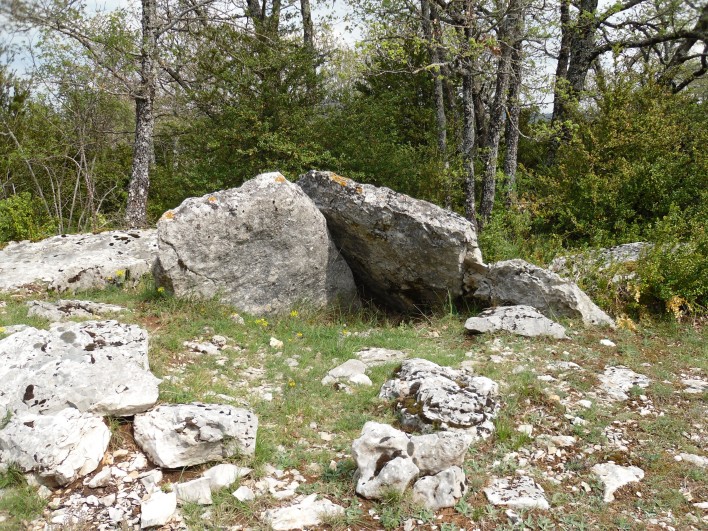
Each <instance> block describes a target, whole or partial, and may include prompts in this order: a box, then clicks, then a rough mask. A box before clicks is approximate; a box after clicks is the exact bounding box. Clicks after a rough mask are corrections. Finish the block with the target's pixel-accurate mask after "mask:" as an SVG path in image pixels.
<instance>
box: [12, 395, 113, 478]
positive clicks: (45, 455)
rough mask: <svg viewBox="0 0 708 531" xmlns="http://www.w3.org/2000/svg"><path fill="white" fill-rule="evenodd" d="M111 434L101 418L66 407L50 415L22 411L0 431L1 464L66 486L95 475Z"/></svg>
mask: <svg viewBox="0 0 708 531" xmlns="http://www.w3.org/2000/svg"><path fill="white" fill-rule="evenodd" d="M110 438H111V433H110V431H109V430H108V427H107V426H106V425H105V424H104V423H103V420H102V419H101V417H98V416H96V415H92V414H90V413H80V412H79V411H78V410H77V409H73V408H67V409H63V410H61V411H59V412H56V413H54V414H51V415H37V414H35V413H28V412H23V413H21V414H19V415H16V416H13V417H12V418H11V419H10V421H9V422H8V424H7V426H5V428H4V429H2V430H0V463H15V464H17V465H18V466H19V467H20V468H21V469H22V470H23V471H25V472H30V471H33V470H35V471H37V473H38V474H39V475H40V477H42V478H44V479H45V480H46V481H47V482H48V483H49V484H53V485H67V484H69V483H71V482H72V481H74V480H75V479H76V478H78V477H81V476H85V475H86V474H88V473H90V472H93V471H94V470H95V469H96V467H98V465H99V463H100V462H101V459H102V458H103V454H104V453H105V451H106V448H108V442H109V440H110Z"/></svg>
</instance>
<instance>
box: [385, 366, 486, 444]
mask: <svg viewBox="0 0 708 531" xmlns="http://www.w3.org/2000/svg"><path fill="white" fill-rule="evenodd" d="M498 395H499V386H498V385H497V383H496V382H494V381H492V380H490V379H489V378H486V377H484V376H471V375H469V374H468V373H467V372H465V371H459V370H455V369H453V368H451V367H441V366H440V365H437V364H436V363H433V362H431V361H428V360H424V359H417V358H416V359H412V360H406V361H404V362H403V364H402V365H401V369H400V371H399V372H398V374H396V378H395V379H394V380H389V381H388V382H386V383H385V384H384V385H383V386H382V387H381V391H380V393H379V397H380V398H385V399H389V400H397V401H398V409H399V412H400V414H401V423H402V425H403V426H404V427H405V428H407V429H412V430H417V431H422V432H427V431H431V430H432V429H434V428H439V429H463V430H467V431H469V432H470V433H471V434H473V435H474V436H475V437H478V438H486V437H488V436H489V434H491V432H492V431H493V430H494V424H493V423H492V421H493V419H494V418H495V417H496V414H497V411H498V409H499V396H498Z"/></svg>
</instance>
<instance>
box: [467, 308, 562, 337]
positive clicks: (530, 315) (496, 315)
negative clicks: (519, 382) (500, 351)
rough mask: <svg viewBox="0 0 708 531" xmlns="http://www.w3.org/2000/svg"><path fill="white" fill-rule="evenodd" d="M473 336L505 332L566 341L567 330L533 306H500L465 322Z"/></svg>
mask: <svg viewBox="0 0 708 531" xmlns="http://www.w3.org/2000/svg"><path fill="white" fill-rule="evenodd" d="M465 329H466V330H467V331H468V332H471V333H473V334H485V333H489V332H497V331H499V330H503V331H505V332H511V333H512V334H517V335H520V336H526V337H537V336H550V337H555V338H556V339H566V335H565V328H564V327H562V326H561V325H559V324H558V323H556V322H554V321H551V320H550V319H548V318H547V317H545V316H544V315H543V314H541V313H540V312H539V311H538V310H536V308H534V307H532V306H524V305H519V306H499V307H497V308H489V309H487V310H484V311H483V312H482V313H480V314H479V315H477V316H475V317H470V318H469V319H467V321H466V322H465Z"/></svg>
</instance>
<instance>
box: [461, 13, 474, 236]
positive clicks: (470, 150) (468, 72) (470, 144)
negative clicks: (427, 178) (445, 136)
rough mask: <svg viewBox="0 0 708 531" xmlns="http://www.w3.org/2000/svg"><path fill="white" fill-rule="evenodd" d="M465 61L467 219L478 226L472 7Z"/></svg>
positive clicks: (464, 44)
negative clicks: (471, 41)
mask: <svg viewBox="0 0 708 531" xmlns="http://www.w3.org/2000/svg"><path fill="white" fill-rule="evenodd" d="M463 35H464V42H463V47H462V49H463V59H462V161H463V165H464V171H465V184H464V191H465V217H466V218H467V219H468V220H469V221H471V222H472V223H473V224H475V226H476V224H477V207H476V206H475V182H474V180H475V175H474V147H475V132H476V127H477V124H476V122H475V102H474V97H475V90H474V76H473V74H472V58H471V57H470V49H469V43H470V40H471V39H472V36H473V35H472V14H471V6H470V9H469V12H468V13H467V20H466V23H465V29H464V33H463Z"/></svg>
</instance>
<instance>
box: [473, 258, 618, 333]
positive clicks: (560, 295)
mask: <svg viewBox="0 0 708 531" xmlns="http://www.w3.org/2000/svg"><path fill="white" fill-rule="evenodd" d="M470 285H471V289H472V290H473V296H474V297H475V298H477V299H479V300H481V301H484V302H486V303H489V304H491V305H493V306H502V305H519V304H522V305H528V306H533V307H534V308H536V309H537V310H538V311H539V312H541V313H542V314H543V315H545V316H546V317H549V318H554V317H558V316H565V317H572V318H580V319H582V320H583V322H584V323H585V324H587V325H607V326H614V321H613V320H612V319H611V318H610V317H609V316H608V315H607V314H606V313H605V312H603V311H602V310H601V309H600V308H598V307H597V306H596V305H595V303H594V302H592V301H591V300H590V297H588V296H587V295H586V294H585V293H584V292H583V291H582V290H581V289H580V288H579V287H578V286H577V285H576V284H574V283H573V282H569V281H567V280H564V279H562V278H561V277H559V276H558V275H556V274H555V273H552V272H551V271H548V270H546V269H543V268H541V267H538V266H535V265H533V264H529V263H528V262H525V261H523V260H506V261H503V262H496V263H493V264H489V266H488V269H487V271H486V273H484V274H483V275H479V276H474V277H470Z"/></svg>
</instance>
